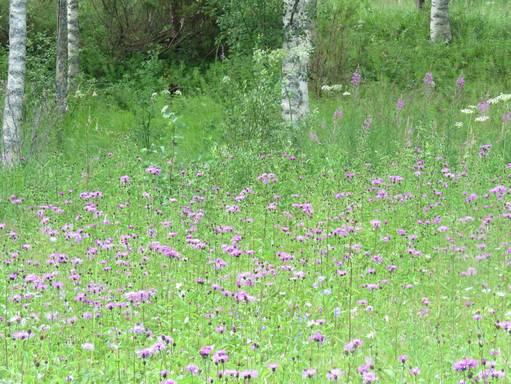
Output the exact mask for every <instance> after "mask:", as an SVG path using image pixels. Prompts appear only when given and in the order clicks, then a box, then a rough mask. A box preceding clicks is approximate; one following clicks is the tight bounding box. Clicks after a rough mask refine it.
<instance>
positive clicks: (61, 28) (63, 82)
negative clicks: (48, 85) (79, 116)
mask: <svg viewBox="0 0 511 384" xmlns="http://www.w3.org/2000/svg"><path fill="white" fill-rule="evenodd" d="M56 64H57V65H56V74H55V88H56V95H57V109H58V111H59V112H60V113H61V114H64V113H65V112H66V110H67V0H58V2H57V63H56Z"/></svg>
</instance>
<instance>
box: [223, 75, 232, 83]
mask: <svg viewBox="0 0 511 384" xmlns="http://www.w3.org/2000/svg"><path fill="white" fill-rule="evenodd" d="M229 81H231V78H230V77H229V76H224V78H223V79H222V82H223V83H228V82H229Z"/></svg>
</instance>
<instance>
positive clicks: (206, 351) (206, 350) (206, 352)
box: [199, 345, 213, 357]
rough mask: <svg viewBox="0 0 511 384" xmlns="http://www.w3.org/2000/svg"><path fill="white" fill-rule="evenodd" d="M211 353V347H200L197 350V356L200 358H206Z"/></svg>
mask: <svg viewBox="0 0 511 384" xmlns="http://www.w3.org/2000/svg"><path fill="white" fill-rule="evenodd" d="M212 351H213V346H212V345H206V346H204V347H202V348H201V349H200V350H199V354H200V355H201V356H202V357H208V356H209V355H210V354H211V352H212Z"/></svg>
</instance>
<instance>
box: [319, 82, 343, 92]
mask: <svg viewBox="0 0 511 384" xmlns="http://www.w3.org/2000/svg"><path fill="white" fill-rule="evenodd" d="M321 90H322V91H323V92H341V91H342V84H332V85H326V84H325V85H323V86H321Z"/></svg>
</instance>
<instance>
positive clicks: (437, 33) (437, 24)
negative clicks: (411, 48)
mask: <svg viewBox="0 0 511 384" xmlns="http://www.w3.org/2000/svg"><path fill="white" fill-rule="evenodd" d="M430 34H431V40H432V41H434V42H449V41H451V39H452V35H451V24H450V22H449V0H432V1H431V23H430Z"/></svg>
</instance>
